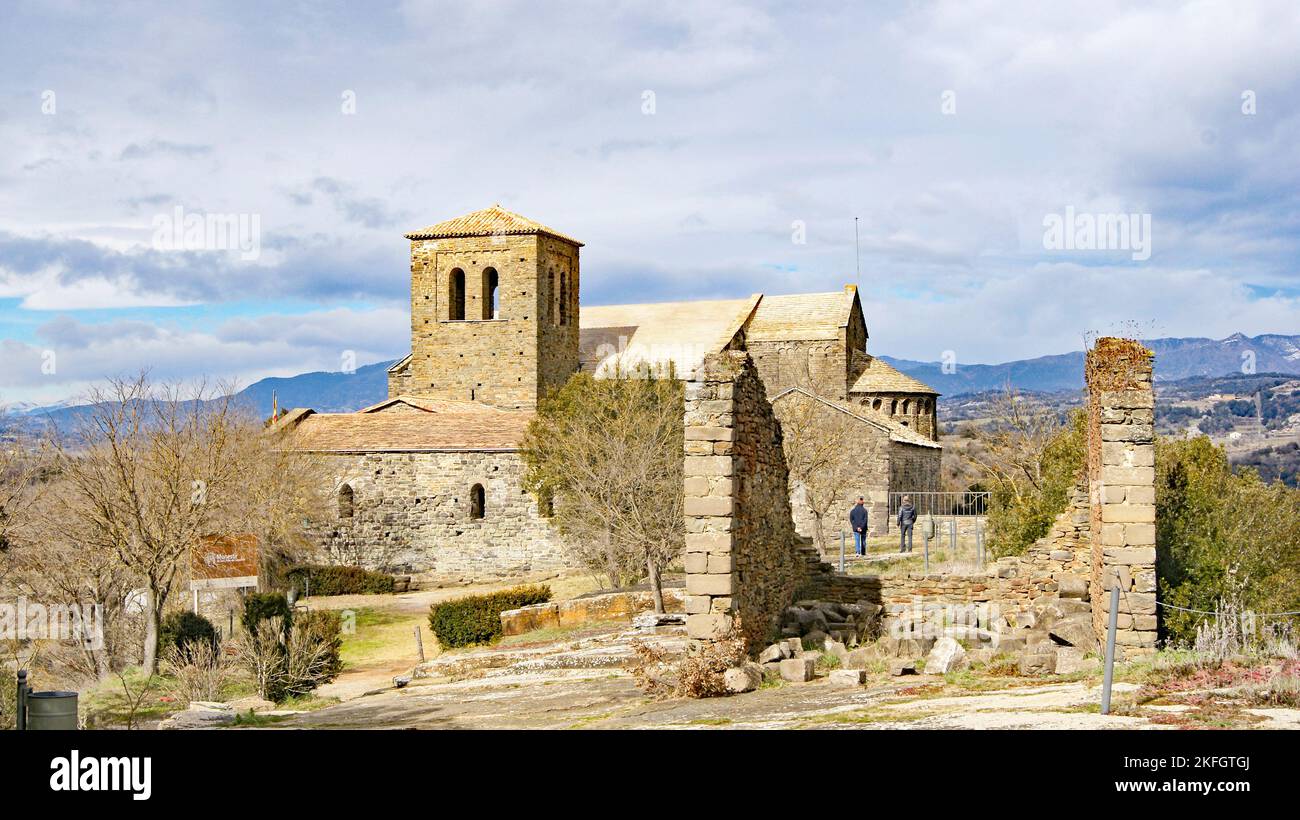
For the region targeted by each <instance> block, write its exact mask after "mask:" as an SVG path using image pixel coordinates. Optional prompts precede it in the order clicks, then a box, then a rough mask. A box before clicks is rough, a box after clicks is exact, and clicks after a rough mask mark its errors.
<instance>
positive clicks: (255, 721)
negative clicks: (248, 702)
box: [230, 709, 289, 728]
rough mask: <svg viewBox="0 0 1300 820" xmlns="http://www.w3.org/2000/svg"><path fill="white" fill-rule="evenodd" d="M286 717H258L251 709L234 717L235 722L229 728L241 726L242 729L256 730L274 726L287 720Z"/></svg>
mask: <svg viewBox="0 0 1300 820" xmlns="http://www.w3.org/2000/svg"><path fill="white" fill-rule="evenodd" d="M288 718H289V716H288V715H259V714H257V713H256V712H254V711H253V710H252V709H249V710H248V711H247V712H239V713H237V714H236V715H235V722H234V723H232V724H230V725H231V726H242V727H244V728H257V727H260V726H274V725H275V724H277V723H280V722H281V721H284V720H287V719H288Z"/></svg>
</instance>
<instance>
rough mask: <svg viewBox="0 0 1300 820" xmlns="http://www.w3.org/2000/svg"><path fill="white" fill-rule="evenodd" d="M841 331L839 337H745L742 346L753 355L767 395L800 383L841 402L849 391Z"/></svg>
mask: <svg viewBox="0 0 1300 820" xmlns="http://www.w3.org/2000/svg"><path fill="white" fill-rule="evenodd" d="M844 333H845V331H844V330H841V331H840V338H839V339H838V340H798V339H784V340H781V341H770V342H768V341H762V342H759V341H752V340H746V342H745V349H746V350H748V351H749V353H750V356H752V357H753V360H754V367H755V368H756V369H757V370H758V375H759V376H760V377H761V378H762V379H763V384H764V385H766V386H767V395H768V396H775V395H776V394H777V393H780V392H781V391H782V390H785V389H787V388H790V387H802V388H804V389H805V390H811V391H812V392H814V393H816V394H818V395H820V396H823V397H825V398H827V399H830V400H831V401H839V402H842V401H844V399H845V397H846V396H847V395H848V355H849V354H848V352H847V347H846V346H847V344H848V343H847V342H846V341H845V339H844Z"/></svg>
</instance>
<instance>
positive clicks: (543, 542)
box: [318, 452, 568, 581]
mask: <svg viewBox="0 0 1300 820" xmlns="http://www.w3.org/2000/svg"><path fill="white" fill-rule="evenodd" d="M325 458H326V460H327V463H328V464H329V465H330V466H331V467H332V472H333V477H334V481H335V486H336V487H341V486H342V485H344V484H346V485H348V486H349V487H351V488H352V492H353V510H352V515H351V517H343V516H340V515H339V511H338V510H335V511H334V517H333V520H332V521H330V522H329V524H328V526H326V527H324V528H323V529H322V530H321V531H320V532H319V533H318V537H319V540H320V543H321V545H322V546H323V547H324V549H325V550H326V552H327V554H328V555H329V556H330V557H331V558H332V559H333V560H334V561H337V562H339V563H345V564H360V565H361V566H365V567H369V568H376V569H385V570H389V571H395V572H409V573H421V574H424V575H426V576H432V577H434V578H438V579H446V580H465V581H468V580H474V579H488V578H503V577H510V578H515V577H521V576H526V575H528V574H530V573H534V572H540V571H552V570H557V569H561V568H564V567H565V566H567V564H568V562H567V561H566V560H565V556H564V553H563V551H562V549H561V546H560V540H559V537H558V536H557V535H556V534H555V533H554V532H553V531H552V530H551V527H550V525H549V524H548V523H547V520H546V519H545V518H544V517H542V516H541V515H540V514H539V512H538V509H537V502H536V500H535V499H534V498H533V497H532V495H531V494H529V493H528V492H526V491H524V490H523V489H522V488H521V484H520V481H521V479H522V476H523V470H524V465H523V462H522V460H521V459H520V458H519V454H518V453H514V452H421V453H364V454H362V453H358V454H331V455H328V456H325ZM475 484H481V485H483V488H484V493H485V505H484V515H483V517H482V518H481V519H475V518H473V517H471V512H470V490H471V488H472V487H473V486H474V485H475Z"/></svg>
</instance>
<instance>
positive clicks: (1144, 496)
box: [1085, 338, 1156, 655]
mask: <svg viewBox="0 0 1300 820" xmlns="http://www.w3.org/2000/svg"><path fill="white" fill-rule="evenodd" d="M1151 370H1152V354H1151V351H1149V350H1147V349H1146V348H1145V347H1143V346H1142V345H1141V344H1139V343H1138V342H1135V341H1133V340H1130V339H1116V338H1102V339H1098V340H1097V343H1096V344H1095V345H1094V346H1093V348H1092V349H1091V350H1089V351H1088V355H1087V360H1086V364H1085V377H1086V380H1087V384H1088V480H1089V485H1090V499H1089V500H1090V503H1091V516H1090V522H1091V532H1092V562H1091V585H1092V589H1093V595H1092V603H1093V609H1092V614H1093V629H1094V630H1095V631H1096V632H1097V634H1098V635H1103V634H1104V632H1105V629H1106V627H1107V617H1108V613H1107V607H1108V606H1109V595H1107V594H1106V593H1108V592H1109V591H1110V590H1111V588H1112V587H1113V586H1118V587H1119V589H1120V593H1121V594H1120V600H1119V619H1118V624H1117V632H1116V638H1115V641H1116V643H1117V644H1118V645H1120V646H1122V647H1124V649H1125V652H1127V653H1128V654H1130V655H1132V654H1142V653H1145V652H1150V651H1153V650H1154V649H1155V646H1156V496H1155V415H1154V414H1155V394H1154V392H1153V390H1152V385H1151Z"/></svg>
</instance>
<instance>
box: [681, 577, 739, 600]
mask: <svg viewBox="0 0 1300 820" xmlns="http://www.w3.org/2000/svg"><path fill="white" fill-rule="evenodd" d="M731 593H732V579H731V576H730V575H687V576H686V594H687V595H730V594H731Z"/></svg>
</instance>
